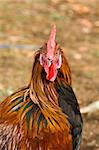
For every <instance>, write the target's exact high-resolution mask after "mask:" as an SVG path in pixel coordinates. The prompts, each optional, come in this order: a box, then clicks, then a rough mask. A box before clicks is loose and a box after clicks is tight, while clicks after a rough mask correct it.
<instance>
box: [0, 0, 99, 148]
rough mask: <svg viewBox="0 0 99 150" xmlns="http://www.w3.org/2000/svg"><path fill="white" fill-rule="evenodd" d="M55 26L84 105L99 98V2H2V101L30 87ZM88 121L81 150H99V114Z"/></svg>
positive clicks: (0, 62) (70, 0)
mask: <svg viewBox="0 0 99 150" xmlns="http://www.w3.org/2000/svg"><path fill="white" fill-rule="evenodd" d="M53 24H56V26H57V41H58V43H60V46H61V47H63V48H64V51H65V54H66V57H67V59H68V61H69V64H70V66H71V71H72V80H73V82H72V84H73V88H74V90H75V92H76V96H77V98H78V101H79V104H80V107H81V108H82V107H85V106H87V105H89V104H91V103H93V102H95V101H97V100H99V44H98V43H99V0H83V1H82V0H0V99H3V98H4V97H6V96H7V95H9V94H11V93H12V92H13V91H15V90H16V89H18V88H19V87H22V86H24V85H26V84H28V82H29V79H30V76H31V69H32V54H33V50H35V49H37V48H38V47H39V46H41V45H42V44H43V43H44V42H46V41H47V39H48V35H49V32H50V28H51V26H52V25H53ZM83 119H84V131H83V138H82V146H81V150H99V111H95V112H94V113H90V112H89V113H87V114H84V115H83Z"/></svg>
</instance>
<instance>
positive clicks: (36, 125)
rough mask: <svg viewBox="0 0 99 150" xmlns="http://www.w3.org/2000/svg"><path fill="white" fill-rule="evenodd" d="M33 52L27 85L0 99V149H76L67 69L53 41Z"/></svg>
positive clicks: (78, 125)
mask: <svg viewBox="0 0 99 150" xmlns="http://www.w3.org/2000/svg"><path fill="white" fill-rule="evenodd" d="M55 37H56V26H55V25H54V26H53V27H52V29H51V33H50V36H49V39H48V41H47V42H46V43H45V44H44V45H43V46H42V47H41V48H40V49H39V50H37V51H35V52H34V55H33V68H32V75H31V80H30V82H29V84H28V86H26V87H23V88H20V89H19V90H18V91H16V92H15V93H13V94H12V95H10V96H8V97H7V98H6V99H4V100H3V101H1V103H0V150H79V148H80V141H81V135H82V124H83V122H82V117H81V113H80V109H79V105H78V102H77V99H76V97H75V94H74V92H73V89H72V87H71V72H70V68H69V65H68V62H67V60H66V58H65V56H64V53H63V50H62V49H61V48H60V46H59V45H58V44H57V43H56V41H55Z"/></svg>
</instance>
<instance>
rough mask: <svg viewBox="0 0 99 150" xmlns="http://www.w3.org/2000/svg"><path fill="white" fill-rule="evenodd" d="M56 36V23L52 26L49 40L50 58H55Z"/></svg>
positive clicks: (48, 54)
mask: <svg viewBox="0 0 99 150" xmlns="http://www.w3.org/2000/svg"><path fill="white" fill-rule="evenodd" d="M55 37H56V25H53V26H52V29H51V33H50V36H49V40H48V42H47V56H48V58H53V55H54V50H55Z"/></svg>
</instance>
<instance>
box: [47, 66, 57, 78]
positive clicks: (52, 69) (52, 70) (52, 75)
mask: <svg viewBox="0 0 99 150" xmlns="http://www.w3.org/2000/svg"><path fill="white" fill-rule="evenodd" d="M56 74H57V70H56V68H55V65H54V64H51V66H50V67H49V71H48V74H47V79H48V80H50V81H54V80H55V78H56Z"/></svg>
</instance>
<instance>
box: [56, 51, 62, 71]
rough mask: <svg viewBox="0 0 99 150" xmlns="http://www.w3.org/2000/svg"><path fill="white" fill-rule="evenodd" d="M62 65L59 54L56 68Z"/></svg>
mask: <svg viewBox="0 0 99 150" xmlns="http://www.w3.org/2000/svg"><path fill="white" fill-rule="evenodd" d="M61 65H62V56H61V54H60V55H59V59H58V62H57V69H59V68H60V67H61Z"/></svg>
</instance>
